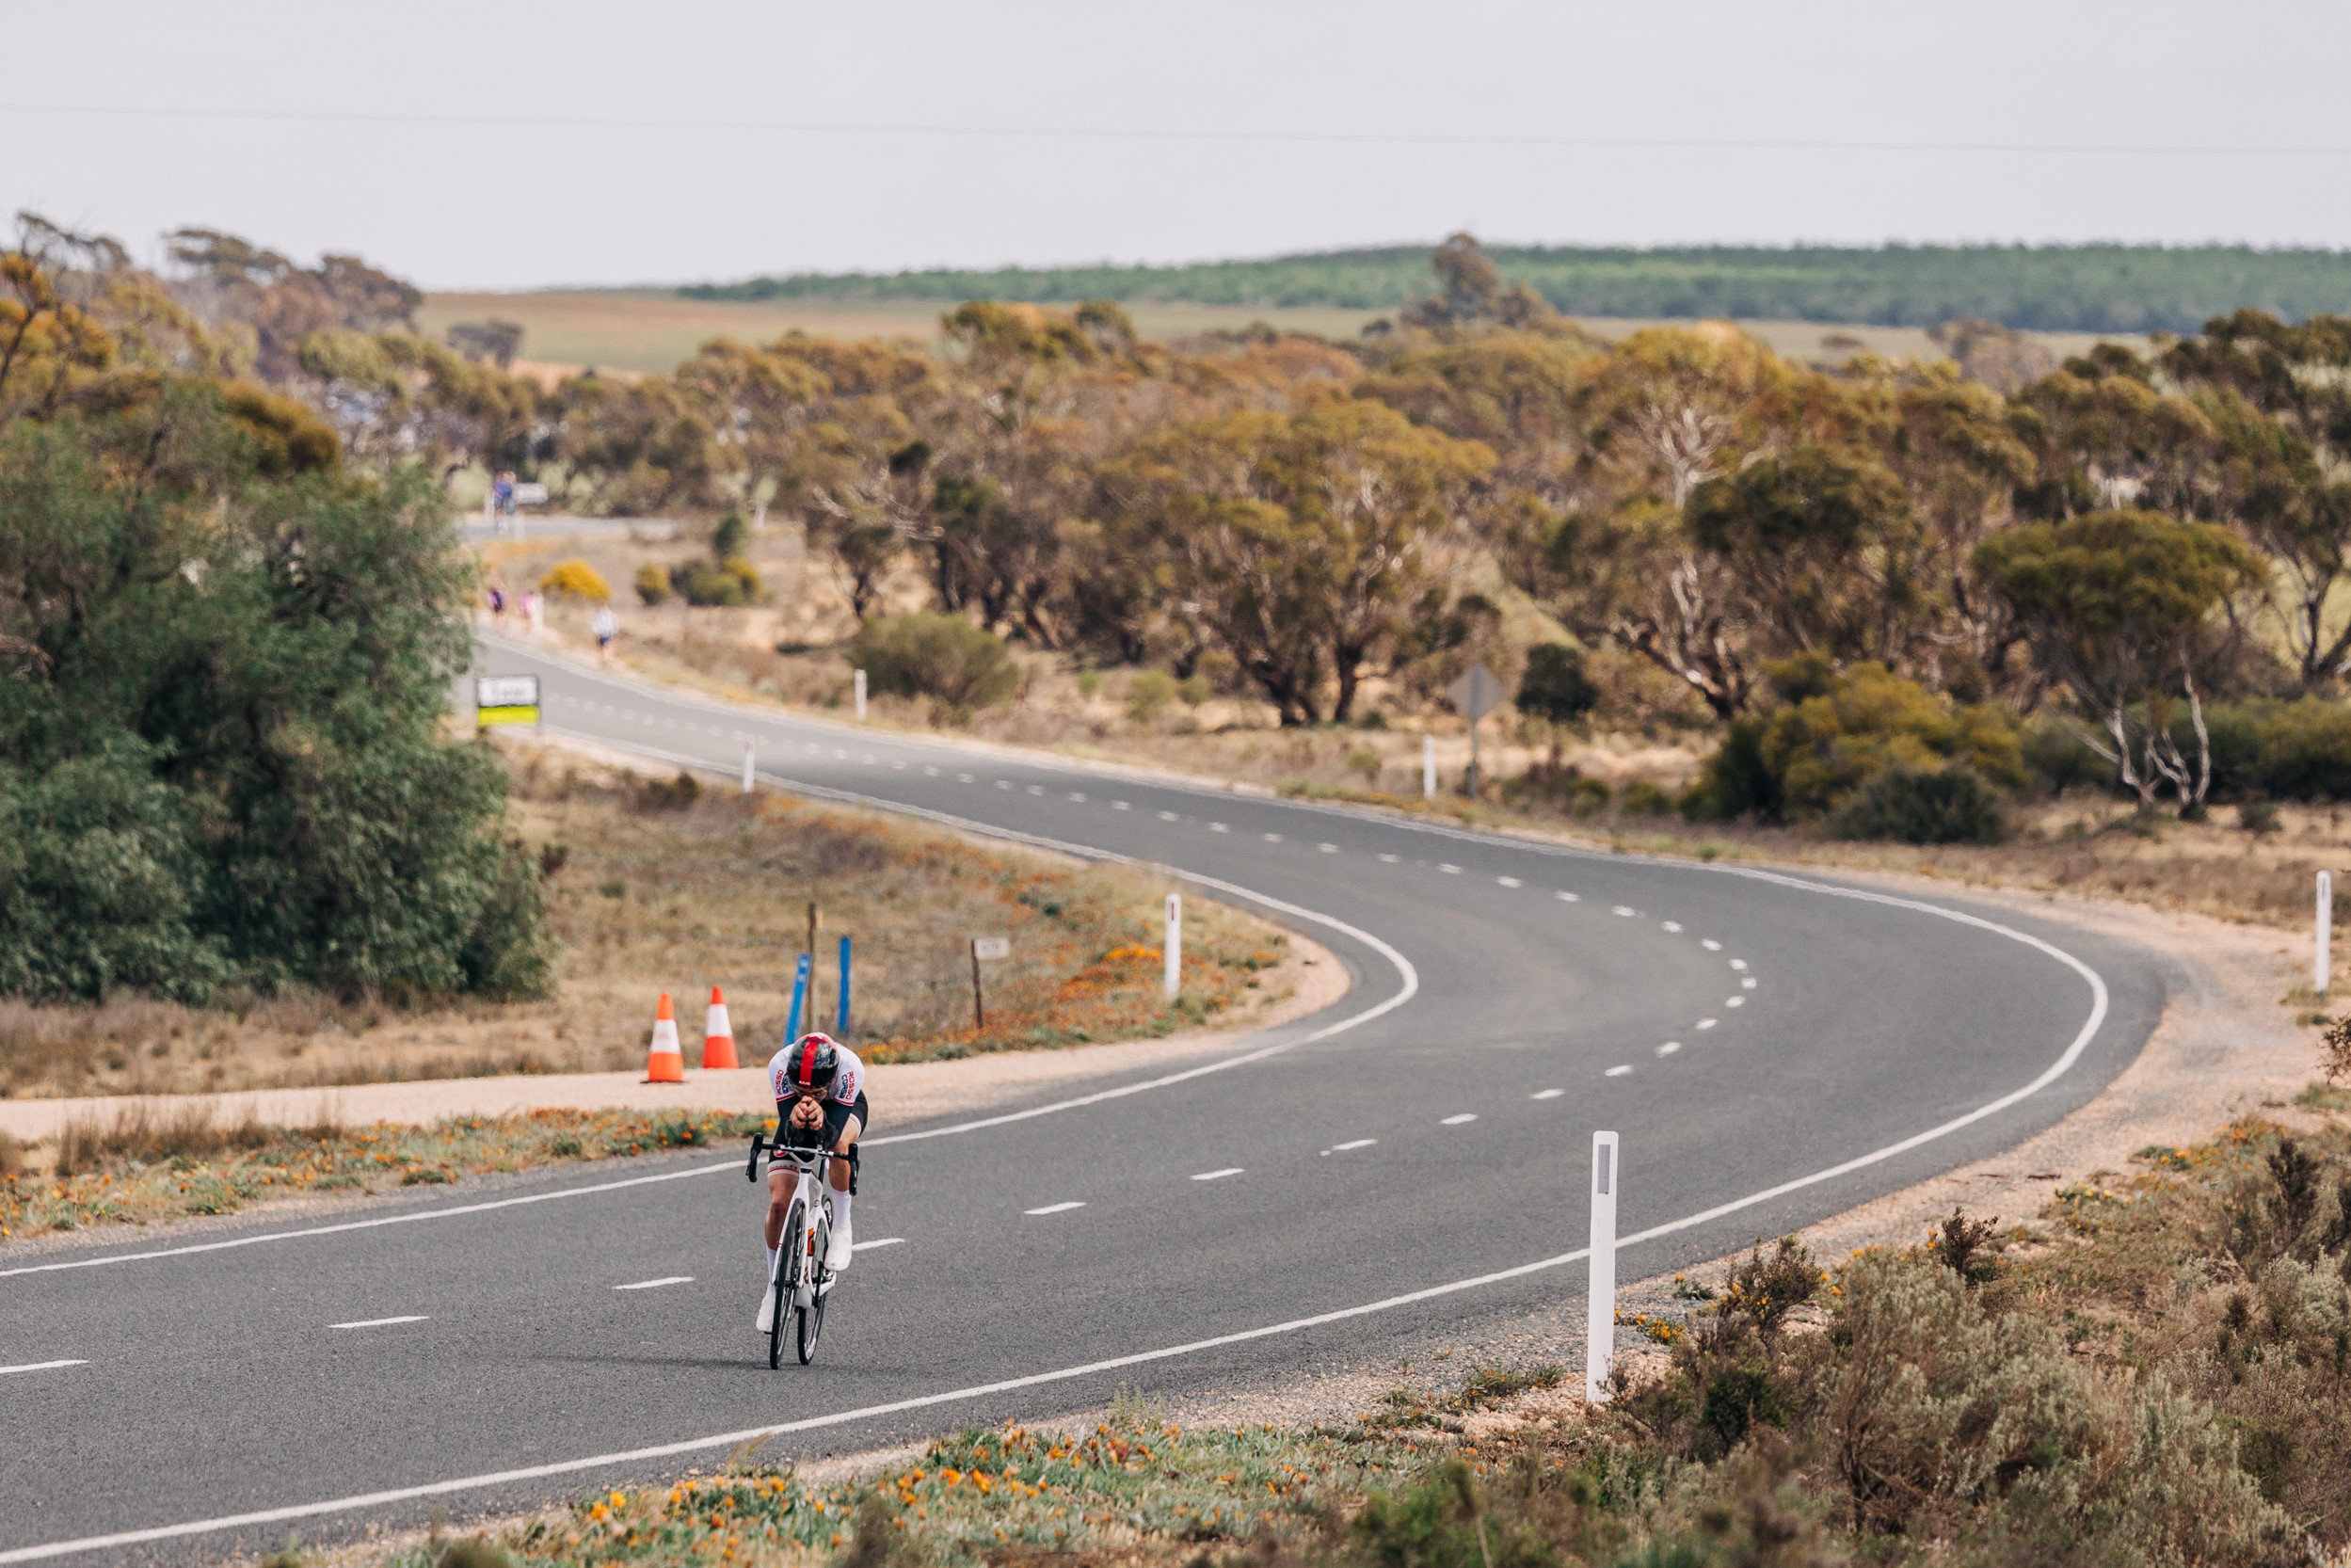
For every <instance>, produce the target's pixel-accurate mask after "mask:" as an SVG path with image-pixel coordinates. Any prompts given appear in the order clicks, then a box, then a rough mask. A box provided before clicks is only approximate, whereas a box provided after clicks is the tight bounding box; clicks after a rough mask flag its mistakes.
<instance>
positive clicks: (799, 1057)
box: [784, 1034, 840, 1095]
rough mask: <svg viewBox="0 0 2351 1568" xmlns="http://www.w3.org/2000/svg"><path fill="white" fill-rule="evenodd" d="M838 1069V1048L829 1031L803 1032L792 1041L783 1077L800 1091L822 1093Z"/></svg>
mask: <svg viewBox="0 0 2351 1568" xmlns="http://www.w3.org/2000/svg"><path fill="white" fill-rule="evenodd" d="M839 1072H840V1048H839V1047H837V1046H835V1045H834V1044H833V1037H832V1036H831V1035H829V1034H803V1035H802V1036H800V1038H799V1039H797V1040H794V1041H793V1042H792V1057H791V1062H790V1066H789V1070H788V1071H787V1072H786V1073H785V1075H784V1076H785V1078H786V1080H788V1081H789V1082H790V1083H791V1084H792V1088H793V1089H795V1090H797V1091H798V1092H799V1093H801V1094H803V1095H821V1094H823V1093H824V1091H825V1090H827V1089H830V1088H831V1087H832V1086H833V1079H834V1077H835V1075H836V1074H838V1073H839Z"/></svg>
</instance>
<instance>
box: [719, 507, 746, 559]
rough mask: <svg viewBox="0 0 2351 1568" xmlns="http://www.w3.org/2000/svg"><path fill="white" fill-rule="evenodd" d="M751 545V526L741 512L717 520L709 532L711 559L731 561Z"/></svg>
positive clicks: (731, 513)
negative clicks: (715, 525) (716, 523)
mask: <svg viewBox="0 0 2351 1568" xmlns="http://www.w3.org/2000/svg"><path fill="white" fill-rule="evenodd" d="M750 543H751V525H750V524H749V523H748V522H746V521H744V517H743V514H742V513H741V512H729V513H728V514H727V515H726V516H725V517H723V518H720V519H719V520H718V526H717V527H715V528H713V529H712V530H711V559H712V560H714V561H731V560H734V559H736V558H737V557H739V556H740V555H742V553H743V552H744V549H745V548H746V547H748V546H749V545H750Z"/></svg>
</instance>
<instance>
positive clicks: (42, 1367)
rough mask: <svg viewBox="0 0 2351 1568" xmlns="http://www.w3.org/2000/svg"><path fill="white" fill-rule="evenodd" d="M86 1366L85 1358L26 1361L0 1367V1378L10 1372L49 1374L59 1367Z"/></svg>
mask: <svg viewBox="0 0 2351 1568" xmlns="http://www.w3.org/2000/svg"><path fill="white" fill-rule="evenodd" d="M88 1365H89V1362H88V1359H87V1358H85V1359H83V1360H80V1361H27V1362H25V1363H24V1365H22V1366H18V1367H0V1378H4V1377H7V1376H8V1374H9V1373H10V1372H51V1371H55V1370H56V1369H57V1368H60V1367H87V1366H88Z"/></svg>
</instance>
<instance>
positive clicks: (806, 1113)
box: [792, 1099, 824, 1128]
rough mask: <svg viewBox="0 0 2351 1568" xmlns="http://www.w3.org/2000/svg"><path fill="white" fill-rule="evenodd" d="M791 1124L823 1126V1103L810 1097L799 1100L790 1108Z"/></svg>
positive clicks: (801, 1126)
mask: <svg viewBox="0 0 2351 1568" xmlns="http://www.w3.org/2000/svg"><path fill="white" fill-rule="evenodd" d="M792 1126H793V1127H796V1128H820V1127H823V1126H824V1105H823V1104H822V1103H821V1102H819V1101H817V1100H812V1099H804V1100H801V1101H799V1102H798V1103H797V1104H795V1105H794V1106H793V1107H792Z"/></svg>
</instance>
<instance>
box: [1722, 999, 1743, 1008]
mask: <svg viewBox="0 0 2351 1568" xmlns="http://www.w3.org/2000/svg"><path fill="white" fill-rule="evenodd" d="M1722 1005H1723V1006H1725V1007H1744V1006H1746V1005H1747V999H1746V998H1745V997H1724V998H1723V999H1722Z"/></svg>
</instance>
